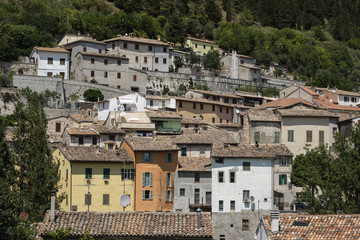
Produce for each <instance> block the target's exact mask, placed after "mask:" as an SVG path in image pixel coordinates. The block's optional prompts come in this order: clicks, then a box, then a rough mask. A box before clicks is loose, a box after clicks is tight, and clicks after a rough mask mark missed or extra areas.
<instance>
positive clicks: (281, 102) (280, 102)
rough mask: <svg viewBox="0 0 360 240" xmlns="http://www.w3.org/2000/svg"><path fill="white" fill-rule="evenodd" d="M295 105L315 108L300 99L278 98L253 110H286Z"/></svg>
mask: <svg viewBox="0 0 360 240" xmlns="http://www.w3.org/2000/svg"><path fill="white" fill-rule="evenodd" d="M297 104H304V105H308V106H310V107H316V106H315V105H314V104H313V103H311V102H308V101H306V100H304V99H302V98H280V99H277V100H274V101H272V102H269V103H265V104H262V105H260V106H259V107H256V108H255V109H267V108H286V107H291V106H294V105H297Z"/></svg>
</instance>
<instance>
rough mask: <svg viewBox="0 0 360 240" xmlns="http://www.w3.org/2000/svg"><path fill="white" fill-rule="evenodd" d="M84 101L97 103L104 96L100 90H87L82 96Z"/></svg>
mask: <svg viewBox="0 0 360 240" xmlns="http://www.w3.org/2000/svg"><path fill="white" fill-rule="evenodd" d="M83 96H84V98H85V100H86V101H89V102H97V101H102V100H104V95H103V94H102V93H101V91H100V90H97V89H88V90H86V91H85V92H84V94H83Z"/></svg>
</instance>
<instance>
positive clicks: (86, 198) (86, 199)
mask: <svg viewBox="0 0 360 240" xmlns="http://www.w3.org/2000/svg"><path fill="white" fill-rule="evenodd" d="M85 205H91V194H88V193H86V194H85Z"/></svg>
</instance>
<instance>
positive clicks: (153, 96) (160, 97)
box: [145, 95, 170, 100]
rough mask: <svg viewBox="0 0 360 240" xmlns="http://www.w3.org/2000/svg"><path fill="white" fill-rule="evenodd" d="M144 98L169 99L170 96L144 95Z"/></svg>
mask: <svg viewBox="0 0 360 240" xmlns="http://www.w3.org/2000/svg"><path fill="white" fill-rule="evenodd" d="M145 98H146V99H157V100H169V99H170V97H167V96H157V95H145Z"/></svg>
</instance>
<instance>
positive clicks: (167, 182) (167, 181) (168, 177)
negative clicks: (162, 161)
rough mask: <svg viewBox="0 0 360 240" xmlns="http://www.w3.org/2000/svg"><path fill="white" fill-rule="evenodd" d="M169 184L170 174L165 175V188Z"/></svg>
mask: <svg viewBox="0 0 360 240" xmlns="http://www.w3.org/2000/svg"><path fill="white" fill-rule="evenodd" d="M169 182H170V174H169V173H166V187H169Z"/></svg>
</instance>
